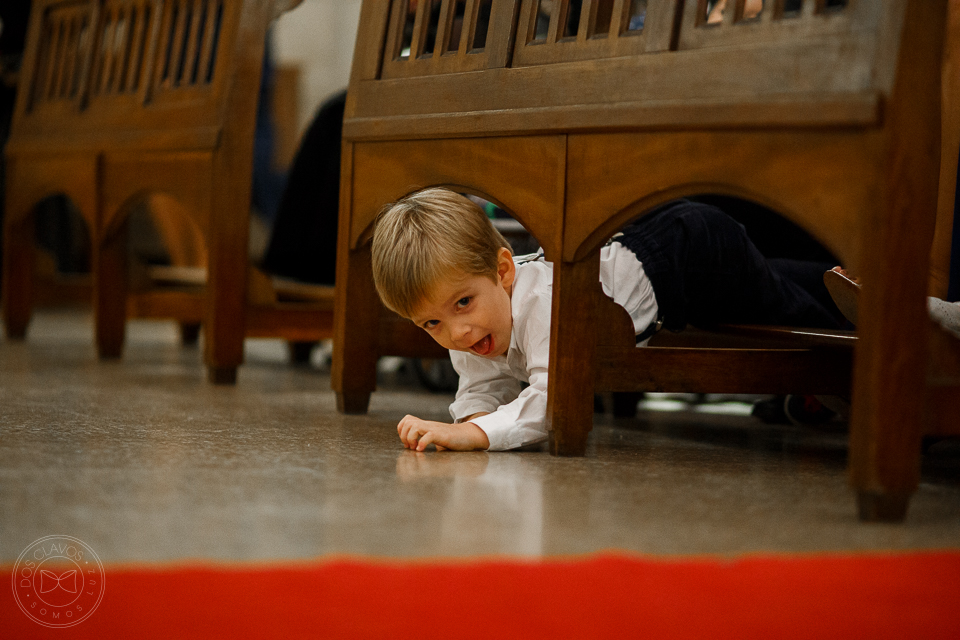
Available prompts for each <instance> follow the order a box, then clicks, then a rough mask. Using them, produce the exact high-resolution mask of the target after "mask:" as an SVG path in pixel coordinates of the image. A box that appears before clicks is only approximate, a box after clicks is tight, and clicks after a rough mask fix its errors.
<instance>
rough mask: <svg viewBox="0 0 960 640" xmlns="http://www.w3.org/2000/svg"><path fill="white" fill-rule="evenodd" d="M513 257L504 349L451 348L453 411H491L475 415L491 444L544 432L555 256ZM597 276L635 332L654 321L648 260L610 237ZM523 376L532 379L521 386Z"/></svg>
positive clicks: (518, 443) (525, 440)
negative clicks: (483, 352) (484, 352)
mask: <svg viewBox="0 0 960 640" xmlns="http://www.w3.org/2000/svg"><path fill="white" fill-rule="evenodd" d="M514 261H515V262H516V263H517V275H516V278H515V279H514V284H513V291H512V293H511V296H510V307H511V313H512V314H513V328H512V330H511V332H510V347H509V348H508V349H507V353H506V354H504V355H502V356H498V357H497V358H482V357H480V356H478V355H476V354H473V353H467V352H464V351H451V352H450V359H451V360H452V361H453V366H454V368H455V369H456V370H457V373H458V374H460V387H459V389H458V390H457V397H456V400H454V402H453V404H451V405H450V415H451V416H453V419H454V420H455V421H456V422H462V421H463V419H464V418H466V417H467V416H470V415H473V414H474V413H479V412H481V411H486V412H489V413H488V415H485V416H480V417H479V418H474V419H473V420H471V421H470V422H472V423H474V424H475V425H477V426H478V427H480V428H481V429H483V431H484V433H486V434H487V438H488V439H489V440H490V448H489V450H490V451H503V450H506V449H515V448H517V447H522V446H525V445H528V444H533V443H536V442H540V441H542V440H545V439H546V438H547V427H546V424H545V418H546V413H547V364H548V361H549V356H550V309H551V298H552V295H553V264H552V263H549V262H546V261H544V260H543V258H542V257H535V256H518V257H515V258H514ZM600 283H601V286H602V287H603V292H604V293H605V294H607V295H608V296H610V297H612V298H613V300H614V301H615V302H616V303H617V304H619V305H620V306H622V307H623V308H624V309H626V310H627V312H628V313H629V314H630V317H631V318H632V319H633V326H634V332H635V333H636V334H640V333H642V332H643V331H644V330H646V328H647V327H648V326H650V324H652V323H653V322H655V321H656V319H657V301H656V298H655V296H654V293H653V287H652V286H651V284H650V280H649V279H648V278H647V275H646V273H644V271H643V265H641V264H640V261H639V260H637V256H636V254H634V253H633V252H632V251H630V250H629V249H627V248H625V247H624V246H623V245H621V244H620V243H619V242H611V243H610V244H608V245H607V246H605V247H604V248H603V249H602V250H601V251H600ZM521 383H528V384H529V386H528V387H527V388H525V389H523V388H522V385H521Z"/></svg>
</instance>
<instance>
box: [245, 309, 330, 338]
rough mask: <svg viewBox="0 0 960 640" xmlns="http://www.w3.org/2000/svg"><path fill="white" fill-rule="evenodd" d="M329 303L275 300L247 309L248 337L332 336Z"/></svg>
mask: <svg viewBox="0 0 960 640" xmlns="http://www.w3.org/2000/svg"><path fill="white" fill-rule="evenodd" d="M331 307H332V305H327V304H322V303H320V304H307V303H296V304H294V303H278V304H275V305H271V306H251V307H248V308H247V328H246V336H247V337H248V338H283V339H285V340H291V341H295V342H313V341H317V340H327V339H329V338H332V337H333V310H332V308H331Z"/></svg>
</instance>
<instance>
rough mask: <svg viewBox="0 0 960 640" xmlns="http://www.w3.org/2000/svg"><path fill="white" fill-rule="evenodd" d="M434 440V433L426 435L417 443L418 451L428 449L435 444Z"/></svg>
mask: <svg viewBox="0 0 960 640" xmlns="http://www.w3.org/2000/svg"><path fill="white" fill-rule="evenodd" d="M433 440H434V435H433V433H432V432H428V433H426V434H425V435H424V436H423V437H422V438H420V442H418V443H417V451H423V450H424V449H426V448H427V445H428V444H430V443H431V442H433Z"/></svg>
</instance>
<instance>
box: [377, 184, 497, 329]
mask: <svg viewBox="0 0 960 640" xmlns="http://www.w3.org/2000/svg"><path fill="white" fill-rule="evenodd" d="M501 247H502V248H505V249H507V250H508V251H510V252H511V253H512V249H511V248H510V244H509V243H508V242H507V241H506V240H504V238H503V236H502V235H500V232H499V231H497V230H496V229H495V228H494V226H493V223H491V222H490V219H489V218H487V216H486V214H484V212H483V210H482V209H480V207H479V206H478V205H477V204H476V203H474V202H473V201H471V200H469V199H468V198H466V197H464V196H462V195H460V194H458V193H454V192H453V191H450V190H449V189H443V188H439V187H437V188H432V189H424V190H423V191H418V192H416V193H412V194H410V195H408V196H406V197H405V198H402V199H400V200H399V201H397V202H395V203H393V204H388V205H387V206H385V207H384V208H383V210H381V212H380V214H379V215H378V216H377V222H376V228H375V230H374V233H373V247H372V252H373V280H374V283H375V284H376V286H377V292H378V293H379V294H380V299H381V300H383V303H384V304H385V305H386V306H387V307H389V308H390V309H392V310H394V311H396V312H397V313H399V314H400V315H402V316H404V317H406V318H409V317H411V316H412V315H413V314H414V312H415V311H416V308H417V307H418V306H419V305H420V304H421V303H422V302H423V301H424V300H425V299H426V297H427V295H428V293H429V290H430V289H431V288H432V287H433V286H435V285H436V283H438V282H439V281H440V280H441V279H442V278H443V277H447V276H449V275H450V274H451V273H455V272H460V273H461V274H466V275H479V276H484V277H489V278H491V279H493V280H494V281H496V277H497V258H498V252H499V250H500V248H501Z"/></svg>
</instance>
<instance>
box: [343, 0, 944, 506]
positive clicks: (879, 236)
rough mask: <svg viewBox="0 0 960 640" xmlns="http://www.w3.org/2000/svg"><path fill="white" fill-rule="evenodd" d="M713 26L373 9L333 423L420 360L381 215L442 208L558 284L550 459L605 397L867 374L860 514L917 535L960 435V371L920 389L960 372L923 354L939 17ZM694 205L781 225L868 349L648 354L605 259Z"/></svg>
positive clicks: (362, 69)
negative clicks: (460, 210) (683, 205)
mask: <svg viewBox="0 0 960 640" xmlns="http://www.w3.org/2000/svg"><path fill="white" fill-rule="evenodd" d="M431 4H432V5H433V7H434V8H436V7H439V11H431ZM714 4H715V3H714V2H712V1H708V0H647V1H646V2H642V1H641V2H635V1H628V0H583V1H582V2H580V1H577V2H575V1H573V0H553V1H549V0H517V1H512V0H465V1H453V0H443V1H442V2H434V3H430V2H425V1H423V0H421V1H420V2H418V3H413V2H409V3H408V2H407V1H406V0H395V1H392V2H391V1H388V0H367V1H365V2H364V3H363V8H362V13H361V18H360V33H359V37H358V41H357V45H356V53H355V56H354V64H353V72H352V77H351V83H350V91H349V94H348V101H347V108H346V117H345V122H344V140H345V142H344V146H343V173H342V175H343V182H342V191H341V218H340V236H339V238H340V246H339V254H338V266H337V269H338V271H337V303H336V312H335V313H336V320H335V338H334V340H335V349H334V360H333V367H334V376H333V385H334V389H335V391H336V392H337V397H338V406H339V408H340V409H341V410H342V411H346V412H363V411H365V410H366V407H367V402H368V400H369V396H370V393H371V391H372V390H373V389H374V386H375V375H374V374H375V369H374V366H375V362H376V358H377V357H378V355H381V354H394V353H402V354H407V353H409V352H410V351H412V350H415V349H419V348H420V347H421V346H423V347H428V346H429V345H422V344H421V343H422V342H423V341H424V340H425V339H426V336H425V335H422V332H420V333H419V334H418V333H417V329H416V328H415V327H413V326H412V325H411V324H409V323H407V324H403V323H400V322H398V321H397V320H396V319H394V318H392V317H390V316H389V314H387V313H386V312H384V311H382V310H381V307H380V305H379V304H378V302H377V298H376V294H375V291H374V288H373V284H372V282H371V277H370V265H369V262H370V259H369V242H368V241H369V237H370V231H371V225H372V222H373V220H374V218H375V216H376V213H377V211H378V210H379V208H380V207H381V206H382V205H383V204H384V203H386V202H389V201H393V200H396V199H397V198H400V197H402V196H403V195H405V194H407V193H409V192H411V191H413V190H416V189H420V188H424V187H427V186H431V185H448V186H451V187H452V188H455V189H457V190H459V191H462V192H468V193H473V194H476V195H479V196H481V197H483V198H486V199H488V200H490V201H492V202H495V203H497V204H498V205H500V206H502V207H503V208H504V209H506V210H507V211H509V212H510V213H511V214H512V215H514V216H515V217H516V218H517V219H518V220H520V221H521V222H522V223H523V224H524V226H526V228H527V229H528V230H529V231H530V232H531V233H532V234H533V235H534V236H535V237H536V238H537V239H538V240H539V241H540V243H541V245H542V246H543V248H544V250H545V252H546V257H547V259H548V260H551V261H553V263H554V285H553V324H552V336H551V355H550V388H549V407H548V424H549V428H550V431H551V450H552V451H553V452H554V453H556V454H561V455H583V453H584V451H585V448H586V444H587V435H588V433H589V431H590V428H591V425H592V410H593V409H592V407H593V405H592V394H593V391H594V389H597V390H619V391H699V392H726V391H731V392H733V391H736V392H744V393H823V394H846V393H848V392H849V391H850V379H851V369H852V379H853V415H852V421H851V436H850V469H851V482H852V484H853V486H854V487H855V489H856V490H857V495H858V500H859V506H860V515H861V517H863V518H865V519H892V520H897V519H902V518H903V517H904V514H905V511H906V506H907V502H908V498H909V496H910V494H911V493H912V492H913V491H914V490H915V488H916V486H917V483H918V480H919V459H920V456H919V452H920V440H921V436H922V434H923V433H924V432H925V431H927V432H934V431H936V432H940V433H944V432H950V433H958V432H960V420H956V416H957V415H960V411H958V408H960V400H958V398H960V394H958V383H960V371H958V370H951V372H950V373H949V374H945V375H941V376H940V377H939V378H938V379H937V380H938V382H933V383H929V384H928V378H927V375H926V374H927V367H928V361H929V360H930V358H929V357H928V344H929V341H930V340H931V339H934V340H936V341H937V344H938V345H939V347H938V348H940V349H943V350H946V351H945V352H947V353H954V354H956V353H957V351H956V341H955V340H952V338H951V337H950V336H948V335H946V334H943V335H941V334H942V333H943V332H938V331H934V332H933V338H930V336H931V331H932V330H931V327H930V326H928V325H929V320H928V318H927V314H926V311H925V304H924V303H925V300H924V296H925V294H926V292H927V282H928V276H929V272H930V253H931V243H932V240H933V236H934V224H935V219H936V209H937V191H938V168H939V164H938V163H939V156H940V146H939V145H940V136H939V134H940V131H939V123H940V90H941V83H940V69H941V52H942V49H943V37H944V31H945V29H944V24H945V19H946V16H947V3H946V2H945V1H944V0H906V1H905V0H765V1H764V2H763V3H762V11H760V12H759V14H756V11H755V7H756V4H758V3H755V2H752V1H751V2H749V3H748V2H745V0H729V1H728V2H727V5H726V8H725V9H724V11H723V13H722V17H721V20H720V22H719V23H716V24H713V23H709V22H708V19H707V18H708V14H709V12H710V11H711V9H713V8H714ZM414 7H415V8H414ZM953 135H956V134H955V133H954V134H953ZM951 145H952V149H953V162H954V167H955V166H956V144H955V141H953V142H951ZM699 193H716V194H723V195H732V196H737V197H742V198H745V199H748V200H751V201H754V202H757V203H760V204H763V205H766V206H767V207H769V208H771V209H773V210H775V211H778V212H780V213H781V214H783V215H784V216H786V217H787V218H789V219H791V220H793V221H794V222H796V223H798V224H799V225H801V226H802V227H803V228H805V229H806V230H808V231H809V232H810V233H811V234H813V235H814V236H815V237H816V238H817V239H819V240H820V241H821V242H822V243H823V244H824V245H825V246H826V247H827V248H829V249H830V250H831V251H832V252H833V253H834V254H836V255H837V256H839V257H840V259H841V260H842V262H843V263H844V265H846V266H847V267H848V268H850V269H851V270H853V271H854V272H856V273H859V274H862V277H863V281H864V287H863V295H862V300H861V317H862V318H863V322H862V324H861V326H860V327H859V328H858V332H857V334H856V336H855V339H853V338H854V337H853V336H843V335H839V336H834V338H830V337H829V336H827V337H824V336H819V337H814V338H804V337H803V335H801V334H799V333H798V332H793V335H792V336H787V337H788V338H789V341H788V342H787V343H786V344H784V343H783V340H782V337H783V336H784V334H785V333H788V332H780V333H779V336H780V338H778V339H776V340H775V341H773V342H770V343H765V344H767V347H765V348H755V347H753V348H746V347H743V343H740V345H741V346H740V348H733V347H734V346H735V343H731V342H730V341H729V339H727V340H726V341H724V339H723V338H722V336H721V337H718V340H719V341H718V342H717V343H716V345H714V346H723V347H725V348H708V347H704V346H702V345H695V346H689V345H688V346H685V347H665V346H663V347H649V348H643V349H637V348H635V347H634V340H633V331H632V329H631V327H630V325H629V321H628V320H627V318H626V316H625V313H624V312H623V311H622V310H620V308H619V307H617V306H616V305H614V304H613V303H612V301H610V300H609V299H608V298H606V297H605V296H603V295H602V293H601V291H600V287H599V285H598V268H599V267H598V263H599V260H598V255H599V250H600V247H601V246H602V245H603V243H604V241H606V240H607V239H608V238H609V237H610V236H611V235H612V234H613V233H614V232H616V231H617V230H618V229H619V228H620V227H622V226H623V225H624V224H625V223H627V222H628V221H629V220H631V219H633V218H636V217H637V216H639V215H642V214H643V213H645V212H647V211H650V210H651V209H652V208H654V207H656V206H657V205H659V204H661V203H663V202H665V201H668V200H670V199H673V198H677V197H682V196H686V195H693V194H699ZM598 329H599V331H598ZM851 342H855V343H856V347H855V348H854V349H852V350H851V348H850V346H849V343H851ZM951 350H952V351H951ZM852 352H854V353H852ZM941 360H942V358H941ZM941 364H942V363H941ZM955 364H956V362H954V365H955ZM954 365H944V366H947V368H948V369H949V367H950V366H954ZM951 415H952V416H953V419H952V420H951V419H949V418H942V419H936V418H931V419H929V420H926V418H927V417H928V416H951ZM934 424H937V425H939V426H938V427H934V426H931V425H934Z"/></svg>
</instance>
